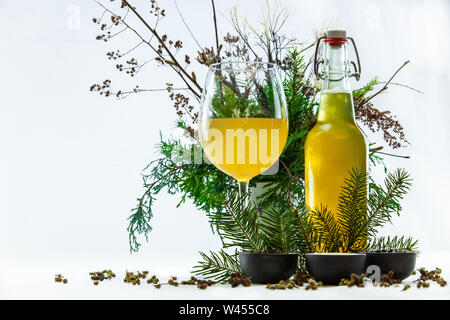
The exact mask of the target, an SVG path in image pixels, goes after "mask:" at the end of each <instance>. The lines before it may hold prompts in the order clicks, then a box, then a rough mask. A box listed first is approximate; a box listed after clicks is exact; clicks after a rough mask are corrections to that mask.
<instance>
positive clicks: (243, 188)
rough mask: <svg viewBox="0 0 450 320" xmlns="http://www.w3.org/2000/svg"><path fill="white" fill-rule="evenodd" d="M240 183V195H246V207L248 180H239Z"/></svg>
mask: <svg viewBox="0 0 450 320" xmlns="http://www.w3.org/2000/svg"><path fill="white" fill-rule="evenodd" d="M238 184H239V197H240V198H242V197H244V195H245V198H244V202H243V206H244V208H243V209H246V208H247V207H248V201H249V197H248V181H244V182H242V181H238Z"/></svg>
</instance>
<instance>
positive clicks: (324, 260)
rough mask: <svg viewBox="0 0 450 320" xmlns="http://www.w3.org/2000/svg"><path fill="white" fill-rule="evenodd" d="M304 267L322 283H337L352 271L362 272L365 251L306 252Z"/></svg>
mask: <svg viewBox="0 0 450 320" xmlns="http://www.w3.org/2000/svg"><path fill="white" fill-rule="evenodd" d="M305 258H306V267H307V268H308V272H309V274H310V275H311V277H312V278H313V279H314V280H316V281H322V283H323V284H329V285H337V284H339V282H340V281H341V279H343V278H346V279H348V278H350V275H351V274H352V273H355V274H357V275H361V274H363V273H364V266H365V262H366V254H365V253H307V254H306V255H305Z"/></svg>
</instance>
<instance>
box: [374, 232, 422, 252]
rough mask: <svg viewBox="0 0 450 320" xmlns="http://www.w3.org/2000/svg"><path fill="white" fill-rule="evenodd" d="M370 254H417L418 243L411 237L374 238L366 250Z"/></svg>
mask: <svg viewBox="0 0 450 320" xmlns="http://www.w3.org/2000/svg"><path fill="white" fill-rule="evenodd" d="M367 251H370V252H405V251H406V252H407V251H409V252H416V253H419V248H418V241H417V240H414V239H413V238H411V237H408V238H407V237H405V236H401V237H399V236H395V237H393V238H391V237H390V236H388V237H380V238H374V239H372V241H371V242H370V243H369V244H368V250H367Z"/></svg>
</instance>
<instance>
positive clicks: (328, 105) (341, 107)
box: [317, 43, 355, 123]
mask: <svg viewBox="0 0 450 320" xmlns="http://www.w3.org/2000/svg"><path fill="white" fill-rule="evenodd" d="M349 65H350V63H349V61H348V54H347V43H343V44H339V45H330V44H328V43H327V44H326V46H325V57H324V66H323V71H324V76H325V78H324V87H323V91H322V94H321V98H320V107H319V113H318V119H317V120H318V121H319V122H329V121H345V122H351V123H355V114H354V110H353V97H352V92H351V90H350V85H349V75H350V72H349V70H350V69H349Z"/></svg>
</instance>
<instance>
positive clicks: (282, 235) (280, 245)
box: [258, 204, 305, 252]
mask: <svg viewBox="0 0 450 320" xmlns="http://www.w3.org/2000/svg"><path fill="white" fill-rule="evenodd" d="M258 225H259V226H260V230H261V232H262V233H263V235H264V238H265V239H264V241H265V243H266V246H267V249H268V251H271V252H298V251H304V250H303V248H304V247H305V239H304V238H303V236H302V232H301V230H300V226H299V224H298V223H297V219H296V217H295V215H294V214H293V213H292V211H291V210H290V209H289V208H286V206H282V205H276V204H274V205H273V207H271V208H268V209H266V210H263V212H262V214H261V216H260V217H259V221H258Z"/></svg>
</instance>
